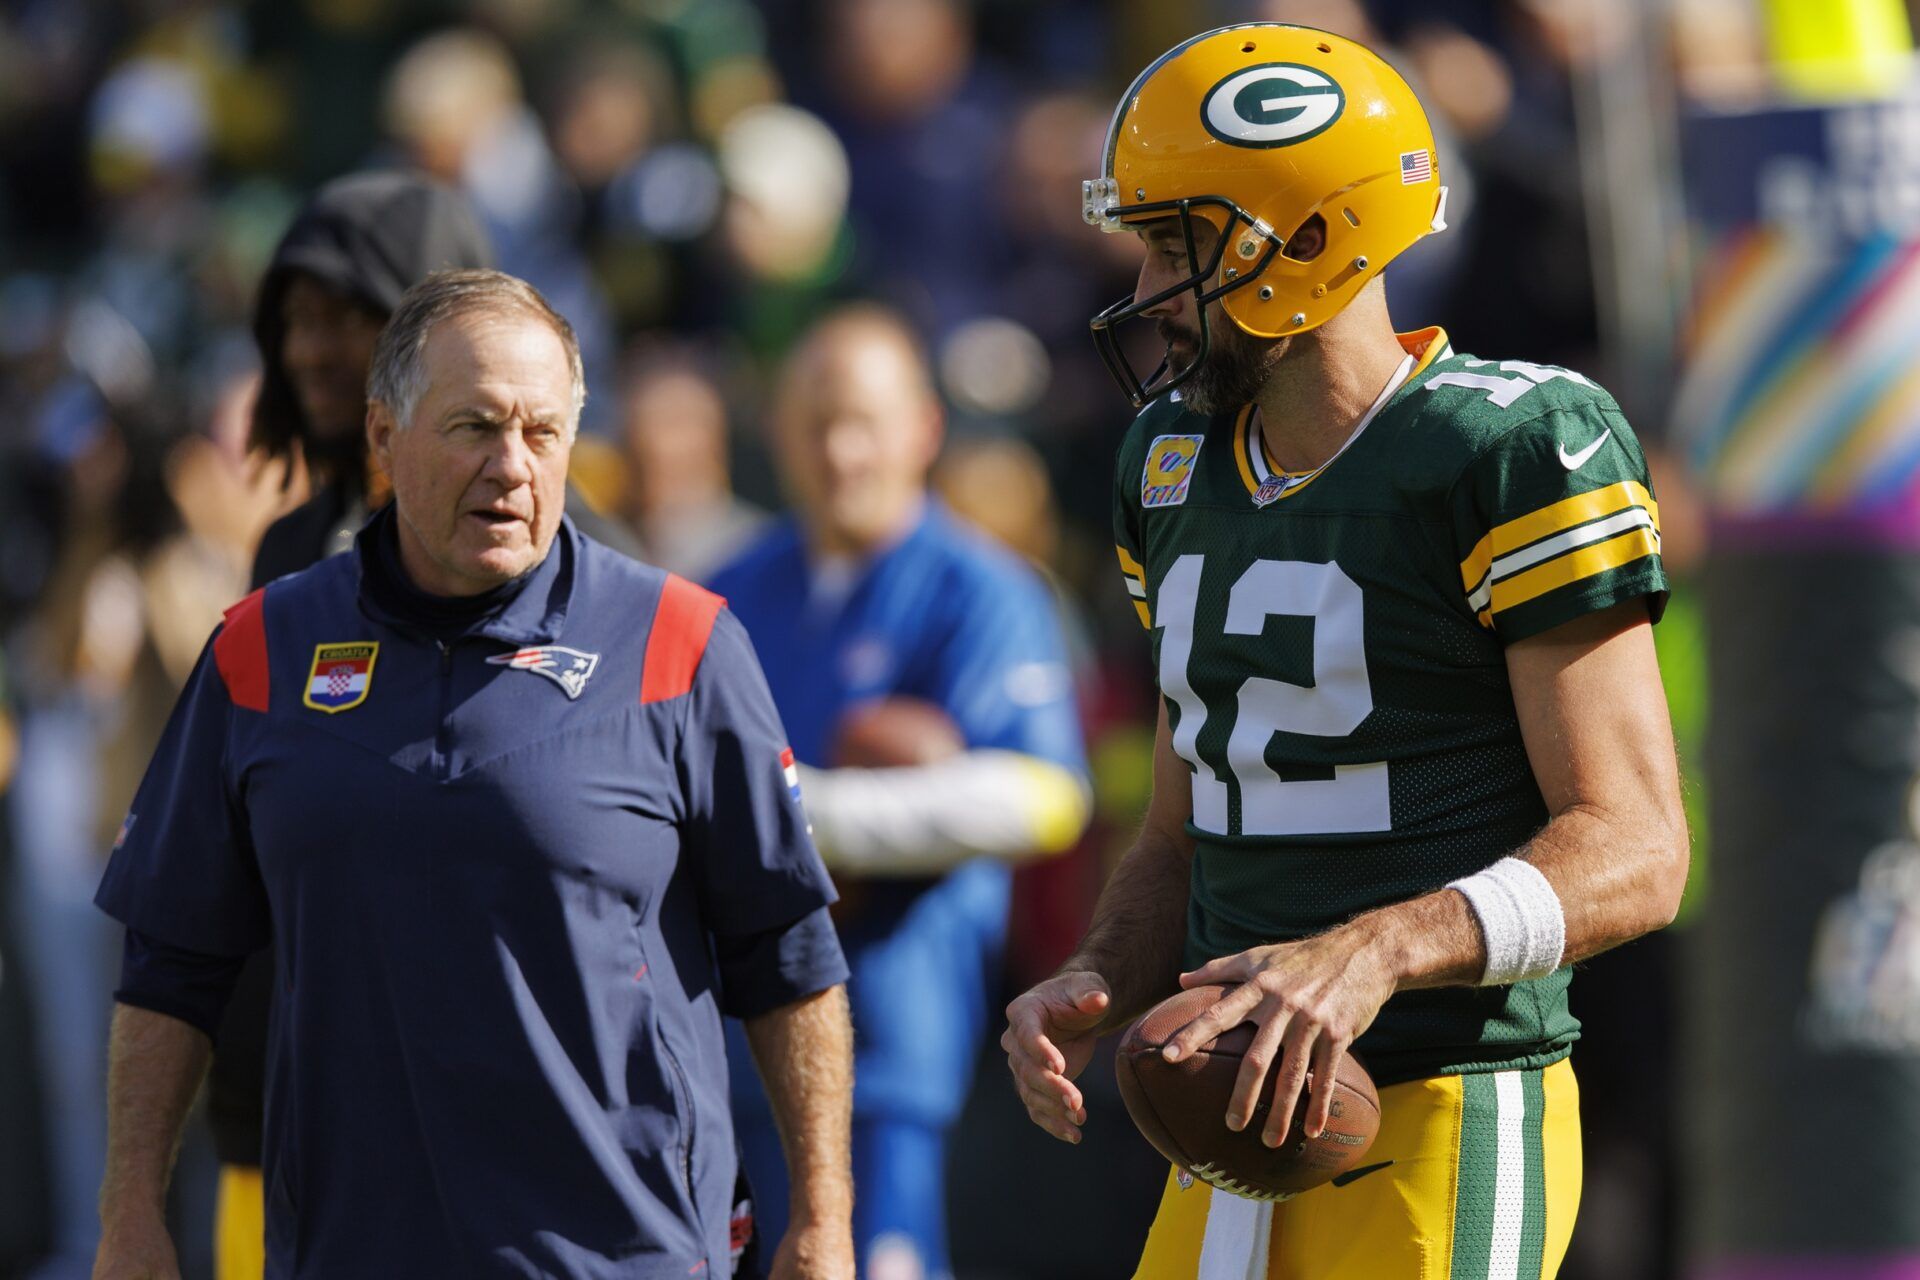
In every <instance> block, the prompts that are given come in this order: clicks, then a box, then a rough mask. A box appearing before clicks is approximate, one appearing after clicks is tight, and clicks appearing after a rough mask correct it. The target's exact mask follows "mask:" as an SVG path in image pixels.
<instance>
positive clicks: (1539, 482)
mask: <svg viewBox="0 0 1920 1280" xmlns="http://www.w3.org/2000/svg"><path fill="white" fill-rule="evenodd" d="M1451 508H1452V510H1451V519H1452V524H1453V536H1454V553H1455V554H1456V555H1457V556H1458V557H1459V566H1460V589H1461V591H1462V592H1463V593H1464V596H1465V600H1466V604H1467V607H1468V608H1470V609H1471V610H1472V611H1473V613H1474V616H1475V617H1477V618H1478V619H1479V621H1480V623H1481V625H1482V626H1485V627H1488V628H1490V629H1492V630H1493V631H1495V632H1496V633H1498V634H1499V636H1500V638H1501V639H1502V640H1504V641H1508V642H1511V641H1515V640H1524V639H1526V638H1527V637H1528V636H1534V635H1538V634H1540V633H1541V632H1543V631H1547V630H1549V629H1551V628H1553V627H1557V626H1559V625H1560V624H1561V623H1563V622H1570V621H1572V620H1573V619H1575V618H1578V617H1580V616H1582V615H1583V614H1588V613H1594V612H1597V611H1599V610H1601V609H1606V608H1608V607H1610V606H1612V605H1616V604H1620V603H1623V602H1625V601H1628V600H1632V599H1636V598H1642V597H1644V598H1645V599H1646V601H1647V610H1648V613H1649V615H1650V616H1651V617H1652V618H1653V619H1654V620H1655V621H1658V620H1659V617H1660V614H1661V611H1662V610H1663V609H1664V608H1665V606H1666V601H1667V574H1666V570H1665V568H1664V567H1663V566H1662V565H1661V562H1660V508H1659V505H1658V503H1657V502H1656V501H1655V500H1654V496H1653V486H1652V483H1651V481H1650V480H1649V479H1648V476H1647V462H1646V457H1645V456H1644V455H1643V454H1642V453H1641V451H1640V442H1639V441H1638V440H1636V439H1635V438H1634V434H1633V429H1632V428H1631V427H1629V426H1628V425H1627V421H1626V419H1625V418H1624V417H1623V416H1622V415H1621V413H1620V411H1619V410H1618V409H1617V408H1615V407H1614V405H1613V402H1612V401H1611V400H1610V399H1608V398H1607V397H1606V396H1605V393H1603V392H1599V391H1598V390H1597V389H1595V394H1594V395H1593V396H1592V397H1591V398H1583V399H1580V400H1577V401H1574V402H1572V403H1570V404H1567V405H1565V406H1561V407H1556V408H1553V409H1551V410H1548V411H1547V412H1544V413H1541V414H1539V415H1538V416H1536V417H1534V418H1531V419H1530V420H1528V421H1526V422H1524V423H1522V424H1521V425H1519V426H1517V427H1515V428H1514V429H1513V430H1511V431H1508V432H1506V433H1505V434H1504V435H1502V436H1501V437H1500V438H1499V439H1498V440H1497V441H1495V443H1493V444H1492V445H1490V446H1489V447H1488V448H1486V449H1485V450H1483V451H1482V452H1481V453H1480V454H1479V455H1477V456H1476V457H1475V458H1474V459H1473V461H1472V462H1471V463H1469V464H1468V466H1467V468H1466V470H1465V471H1464V472H1463V473H1462V474H1461V476H1460V478H1459V480H1458V481H1457V482H1456V483H1455V485H1454V487H1453V492H1452V495H1451Z"/></svg>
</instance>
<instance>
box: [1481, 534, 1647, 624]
mask: <svg viewBox="0 0 1920 1280" xmlns="http://www.w3.org/2000/svg"><path fill="white" fill-rule="evenodd" d="M1659 551H1660V535H1659V534H1657V533H1655V532H1654V531H1653V530H1652V529H1648V528H1644V527H1643V528H1637V529H1630V530H1628V531H1627V532H1626V533H1623V534H1621V535H1620V536H1619V537H1617V538H1611V539H1609V540H1608V541H1606V542H1602V543H1598V544H1596V545H1593V546H1589V547H1582V548H1580V549H1579V550H1578V551H1571V552H1568V553H1567V554H1566V555H1563V556H1561V557H1559V558H1558V559H1555V560H1549V561H1547V562H1546V563H1545V564H1541V565H1536V566H1534V567H1533V568H1531V569H1528V570H1526V571H1525V572H1523V573H1516V574H1514V575H1513V576H1512V577H1511V578H1502V579H1500V580H1499V581H1497V582H1495V583H1494V584H1493V612H1494V613H1501V612H1504V611H1505V610H1508V609H1511V608H1513V607H1514V606H1515V605H1521V604H1525V603H1526V602H1527V601H1529V600H1532V599H1534V598H1535V597H1536V596H1543V595H1545V594H1546V593H1547V592H1549V591H1552V590H1553V589H1554V588H1555V587H1564V586H1566V585H1567V584H1568V583H1570V582H1578V581H1580V579H1582V578H1589V577H1592V576H1593V575H1594V574H1596V573H1605V572H1606V571H1607V570H1608V569H1617V568H1619V567H1620V566H1621V565H1623V564H1626V563H1628V562H1629V561H1632V560H1638V559H1640V557H1642V556H1651V555H1657V554H1659Z"/></svg>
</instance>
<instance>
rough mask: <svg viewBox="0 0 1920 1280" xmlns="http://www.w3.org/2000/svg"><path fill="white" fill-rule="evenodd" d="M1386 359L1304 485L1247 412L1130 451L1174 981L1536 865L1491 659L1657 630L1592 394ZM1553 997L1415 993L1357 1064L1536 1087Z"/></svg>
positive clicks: (1167, 418) (1547, 1048)
mask: <svg viewBox="0 0 1920 1280" xmlns="http://www.w3.org/2000/svg"><path fill="white" fill-rule="evenodd" d="M1401 341H1402V344H1403V345H1405V346H1406V347H1407V349H1408V353H1409V356H1408V364H1407V365H1403V366H1402V373H1403V374H1404V375H1405V381H1404V382H1403V383H1402V384H1401V386H1400V387H1399V389H1398V390H1397V391H1395V392H1393V393H1391V394H1390V395H1389V396H1388V397H1387V398H1386V401H1385V403H1384V404H1381V405H1378V406H1376V407H1375V409H1374V411H1373V412H1372V414H1371V415H1370V417H1369V418H1368V419H1367V420H1365V421H1363V422H1362V424H1361V426H1360V427H1359V429H1358V430H1357V431H1356V432H1355V434H1354V436H1353V437H1352V438H1351V439H1350V440H1349V441H1348V442H1347V444H1346V446H1345V447H1344V448H1343V449H1342V450H1341V451H1340V452H1339V453H1337V454H1336V455H1335V456H1334V457H1333V458H1332V459H1331V460H1330V461H1329V462H1327V463H1326V464H1325V465H1324V466H1321V467H1319V468H1318V469H1316V470H1314V471H1312V472H1307V473H1304V474H1288V473H1286V472H1282V471H1280V470H1278V469H1277V468H1275V467H1274V466H1273V464H1272V463H1271V462H1270V461H1269V460H1268V458H1267V457H1266V454H1265V450H1264V447H1263V445H1262V443H1261V440H1260V432H1259V428H1258V424H1257V422H1256V421H1255V420H1254V417H1253V413H1252V409H1251V407H1250V406H1249V407H1248V408H1244V409H1242V410H1240V411H1239V412H1238V413H1223V414H1219V415H1216V416H1214V417H1212V418H1207V417H1202V416H1200V415H1197V414H1193V413H1190V412H1188V411H1187V410H1186V409H1185V407H1184V406H1183V405H1182V404H1180V403H1179V402H1178V401H1177V400H1171V399H1166V400H1161V401H1157V402H1155V403H1154V404H1152V405H1150V406H1148V408H1147V409H1146V411H1145V412H1143V413H1142V414H1141V415H1140V416H1139V417H1138V418H1137V419H1136V420H1135V421H1134V423H1133V426H1132V428H1131V429H1130V430H1129V431H1128V433H1127V436H1126V439H1125V441H1124V443H1123V444H1122V445H1121V448H1120V455H1119V460H1118V465H1117V470H1116V473H1115V479H1114V501H1113V517H1114V532H1115V538H1116V540H1117V542H1118V551H1119V556H1120V566H1121V569H1122V572H1123V574H1124V576H1125V578H1126V583H1127V590H1128V591H1129V592H1130V593H1131V594H1132V596H1133V598H1134V603H1135V605H1136V607H1137V608H1138V610H1139V613H1140V616H1141V621H1142V622H1143V623H1145V624H1146V625H1147V626H1148V627H1149V628H1150V629H1151V632H1152V637H1153V641H1152V642H1153V653H1154V661H1155V664H1156V669H1157V671H1158V673H1159V685H1160V691H1161V695H1162V696H1163V697H1164V698H1165V700H1166V707H1167V716H1168V720H1169V723H1170V725H1171V727H1172V734H1173V748H1174V750H1175V751H1176V752H1177V753H1178V754H1179V755H1180V757H1181V758H1182V759H1183V760H1185V761H1186V763H1187V764H1188V766H1189V767H1190V768H1191V769H1192V770H1193V817H1192V821H1191V823H1190V825H1189V827H1188V830H1189V831H1190V832H1191V834H1192V836H1193V838H1194V840H1195V842H1196V851H1195V855H1194V863H1193V877H1192V889H1191V899H1190V903H1189V907H1188V915H1187V948H1186V952H1187V953H1186V959H1187V962H1188V964H1189V965H1195V964H1199V963H1201V962H1203V961H1205V960H1208V959H1211V958H1213V957H1216V956H1220V955H1226V954H1230V953H1233V952H1237V951H1243V950H1245V949H1246V948H1248V947H1251V946H1255V945H1259V944H1262V943H1270V942H1276V941H1281V940H1285V939H1291V938H1298V937H1302V936H1304V935H1307V934H1311V933H1317V932H1319V931H1322V930H1324V929H1327V928H1330V927H1332V926H1334V925H1337V924H1339V923H1341V922H1342V921H1345V920H1347V919H1350V918H1351V917H1353V916H1354V915H1356V914H1358V913H1359V912H1362V911H1365V910H1367V909H1369V908H1372V907H1377V906H1381V905H1384V904H1386V903H1391V902H1397V901H1401V900H1404V899H1407V898H1411V897H1415V896H1417V895H1419V894H1422V893H1425V892H1428V891H1430V890H1433V889H1436V888H1439V887H1440V886H1442V885H1445V884H1446V883H1447V882H1448V881H1450V880H1454V879H1457V878H1459V877H1461V876H1465V875H1471V874H1472V873H1474V872H1476V871H1479V870H1481V869H1483V868H1485V867H1487V866H1488V865H1490V864H1491V863H1493V862H1494V861H1495V860H1497V859H1499V858H1500V857H1502V856H1504V855H1506V854H1508V853H1511V852H1512V851H1513V850H1515V849H1516V848H1518V847H1519V846H1520V845H1522V844H1524V843H1526V841H1527V840H1528V839H1529V838H1530V837H1532V836H1533V835H1534V833H1535V832H1537V831H1538V830H1539V829H1540V827H1541V826H1543V825H1544V824H1545V823H1546V821H1547V810H1546V806H1545V803H1544V802H1543V801H1542V799H1541V796H1540V789H1539V786H1538V784H1537V783H1536V782H1535V780H1534V777H1533V772H1532V769H1531V768H1530V766H1529V764H1528V761H1527V754H1526V749H1525V746H1524V744H1523V742H1522V741H1521V736H1520V725H1519V721H1518V719H1517V717H1516V714H1515V711H1514V705H1513V692H1512V689H1511V688H1510V686H1509V684H1508V680H1507V669H1506V663H1505V658H1504V649H1505V646H1506V645H1507V644H1509V643H1511V642H1513V641H1515V640H1520V639H1524V638H1525V637H1527V636H1531V635H1536V634H1538V633H1540V632H1542V631H1545V630H1547V629H1548V628H1550V627H1554V626H1557V625H1559V624H1560V623H1563V622H1567V621H1569V620H1571V619H1573V618H1576V617H1579V616H1580V615H1582V614H1585V613H1588V612H1591V611H1594V610H1598V609H1604V608H1606V607H1608V606H1610V605H1613V604H1617V603H1620V602H1622V601H1626V600H1631V599H1634V598H1636V597H1641V596H1644V597H1646V598H1647V603H1648V606H1649V609H1650V611H1651V612H1652V614H1653V616H1654V617H1655V618H1658V616H1659V614H1660V611H1661V608H1662V606H1663V605H1664V604H1665V601H1666V593H1667V578H1666V574H1665V572H1664V571H1663V569H1662V568H1661V564H1660V533H1659V511H1658V508H1657V507H1656V505H1655V503H1654V499H1653V494H1652V492H1651V489H1650V486H1649V484H1648V478H1647V468H1646V460H1645V458H1644V457H1643V456H1642V454H1641V452H1640V445H1639V442H1638V441H1636V440H1635V439H1634V436H1633V432H1632V430H1631V428H1629V427H1628V426H1627V423H1626V420H1625V419H1624V418H1623V417H1622V416H1621V414H1620V411H1619V408H1618V407H1617V406H1616V405H1615V404H1614V402H1613V400H1612V398H1611V397H1610V396H1608V395H1607V394H1606V392H1604V391H1602V390H1601V389H1600V388H1599V387H1597V386H1595V385H1594V384H1593V383H1592V382H1589V381H1588V380H1587V379H1586V378H1583V377H1581V376H1580V375H1579V374H1577V373H1572V372H1569V371H1567V370H1565V369H1557V368H1551V367H1547V366H1542V365H1533V364H1526V363H1524V362H1521V361H1515V360H1507V361H1501V362H1499V363H1493V362H1489V361H1484V360H1476V359H1472V358H1471V357H1467V356H1459V355H1455V354H1454V353H1453V352H1452V351H1451V350H1450V349H1449V348H1448V346H1447V340H1446V335H1445V334H1444V333H1442V332H1441V331H1439V330H1437V329H1430V330H1425V331H1422V332H1421V333H1419V334H1414V335H1403V337H1402V339H1401ZM1409 366H1411V369H1410V371H1409ZM1568 977H1569V970H1568V969H1566V968H1564V967H1563V968H1562V969H1561V970H1560V971H1559V972H1558V973H1555V974H1553V975H1551V976H1550V977H1546V978H1540V979H1536V980H1533V981H1529V982H1522V983H1517V984H1515V985H1513V986H1511V987H1453V988H1439V989H1433V990H1421V991H1409V992H1404V993H1402V994H1400V995H1396V996H1395V997H1393V999H1391V1000H1389V1001H1388V1002H1387V1004H1386V1006H1385V1008H1383V1009H1382V1010H1381V1012H1380V1016H1379V1017H1378V1019H1377V1020H1376V1021H1375V1022H1374V1024H1373V1026H1372V1027H1371V1028H1369V1029H1368V1031H1367V1032H1366V1034H1365V1035H1363V1036H1362V1037H1361V1039H1360V1041H1359V1043H1358V1044H1357V1045H1356V1046H1355V1048H1356V1051H1357V1052H1358V1053H1360V1055H1361V1056H1362V1057H1363V1058H1364V1059H1365V1060H1366V1062H1367V1065H1368V1067H1369V1069H1370V1070H1371V1071H1373V1073H1374V1074H1375V1077H1376V1079H1378V1080H1380V1081H1382V1082H1383V1083H1384V1082H1388V1081H1393V1080H1404V1079H1411V1078H1414V1077H1418V1076H1426V1075H1437V1074H1442V1073H1446V1072H1460V1071H1478V1070H1492V1069H1495V1068H1507V1067H1515V1066H1529V1067H1530V1066H1541V1065H1545V1064H1547V1063H1550V1062H1553V1061H1556V1060H1557V1059H1559V1058H1561V1057H1564V1056H1565V1055H1566V1054H1567V1052H1568V1050H1569V1047H1570V1046H1571V1044H1572V1043H1573V1041H1574V1039H1575V1038H1576V1037H1577V1036H1578V1034H1579V1023H1578V1022H1577V1021H1576V1020H1575V1019H1574V1017H1573V1015H1572V1014H1571V1012H1570V1011H1569V1010H1568V1008H1567V981H1568Z"/></svg>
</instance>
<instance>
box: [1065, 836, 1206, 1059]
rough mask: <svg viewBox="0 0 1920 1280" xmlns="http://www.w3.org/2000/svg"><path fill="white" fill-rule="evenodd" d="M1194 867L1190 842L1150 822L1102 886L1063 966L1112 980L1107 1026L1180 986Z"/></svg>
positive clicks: (1126, 1018) (1104, 1026)
mask: <svg viewBox="0 0 1920 1280" xmlns="http://www.w3.org/2000/svg"><path fill="white" fill-rule="evenodd" d="M1192 865H1193V863H1192V853H1191V851H1190V850H1189V849H1188V848H1186V847H1185V846H1184V844H1183V843H1182V842H1180V841H1178V840H1175V839H1172V838H1170V837H1168V836H1167V835H1165V834H1164V833H1161V832H1159V831H1157V830H1155V829H1154V828H1152V827H1148V828H1146V829H1144V830H1143V831H1141V833H1140V838H1139V839H1138V840H1137V841H1136V842H1135V843H1134V846H1133V848H1131V849H1129V850H1128V851H1127V855H1126V857H1124V858H1122V859H1121V860H1120V865H1119V866H1118V867H1117V868H1115V870H1114V873H1113V877H1112V878H1111V879H1110V880H1108V881H1107V887H1106V888H1105V889H1103V890H1101V892H1100V901H1099V903H1098V904H1097V905H1095V907H1094V909H1093V922H1092V924H1090V925H1089V926H1088V928H1087V934H1086V936H1085V937H1084V938H1082V939H1081V940H1080V945H1079V946H1078V947H1076V948H1075V949H1074V952H1073V955H1072V956H1070V957H1069V958H1068V959H1067V962H1066V963H1065V964H1063V965H1061V966H1060V971H1061V972H1062V973H1066V972H1070V971H1074V970H1083V971H1087V972H1091V973H1097V974H1099V975H1100V976H1101V977H1102V978H1104V979H1105V980H1106V983H1107V991H1108V995H1109V997H1110V999H1111V1003H1110V1004H1109V1005H1108V1008H1107V1017H1106V1020H1105V1022H1104V1023H1103V1024H1102V1030H1113V1029H1115V1028H1118V1027H1124V1026H1125V1025H1127V1023H1129V1022H1130V1021H1132V1020H1133V1019H1134V1018H1135V1017H1137V1016H1139V1014H1140V1013H1141V1012H1143V1011H1144V1010H1146V1009H1148V1008H1150V1007H1151V1006H1152V1005H1154V1004H1155V1003H1156V1002H1158V1001H1160V1000H1162V999H1164V998H1165V997H1167V996H1169V995H1172V994H1173V993H1174V992H1175V991H1176V990H1178V989H1179V985H1180V982H1179V978H1180V962H1181V952H1182V951H1183V950H1184V949H1185V946H1186V940H1187V898H1188V892H1189V890H1188V880H1189V878H1190V877H1191V875H1192Z"/></svg>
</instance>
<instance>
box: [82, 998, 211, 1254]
mask: <svg viewBox="0 0 1920 1280" xmlns="http://www.w3.org/2000/svg"><path fill="white" fill-rule="evenodd" d="M212 1058H213V1044H212V1042H211V1041H209V1040H208V1039H207V1037H206V1036H205V1035H204V1034H203V1033H201V1032H200V1031H199V1030H197V1029H195V1028H194V1027H193V1026H191V1025H190V1024H188V1023H186V1022H182V1021H181V1020H180V1019H178V1018H172V1017H168V1016H167V1015H166V1014H164V1013H153V1012H151V1011H149V1010H146V1009H136V1008H134V1007H132V1006H131V1005H117V1006H116V1007H115V1008H114V1011H113V1028H112V1031H111V1033H110V1035H109V1040H108V1061H107V1163H106V1176H105V1178H104V1180H103V1181H102V1182H101V1184H100V1221H101V1224H102V1227H103V1229H104V1230H106V1231H108V1232H109V1233H111V1232H112V1231H113V1229H114V1226H115V1224H116V1223H117V1222H119V1221H121V1220H122V1219H127V1218H134V1217H143V1218H144V1217H158V1216H163V1215H164V1213H165V1209H166V1194H167V1182H168V1180H169V1179H170V1178H171V1176H172V1174H173V1162H174V1158H175V1156H176V1155H177V1154H178V1153H179V1149H180V1134H181V1131H182V1129H183V1128H184V1127H185V1125H186V1119H187V1111H188V1110H189V1109H190V1108H191V1107H192V1105H193V1097H194V1094H195V1093H197V1092H198V1091H199V1089H200V1081H201V1080H202V1079H203V1078H204V1077H205V1076H206V1074H207V1064H208V1063H209V1062H211V1061H212Z"/></svg>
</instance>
